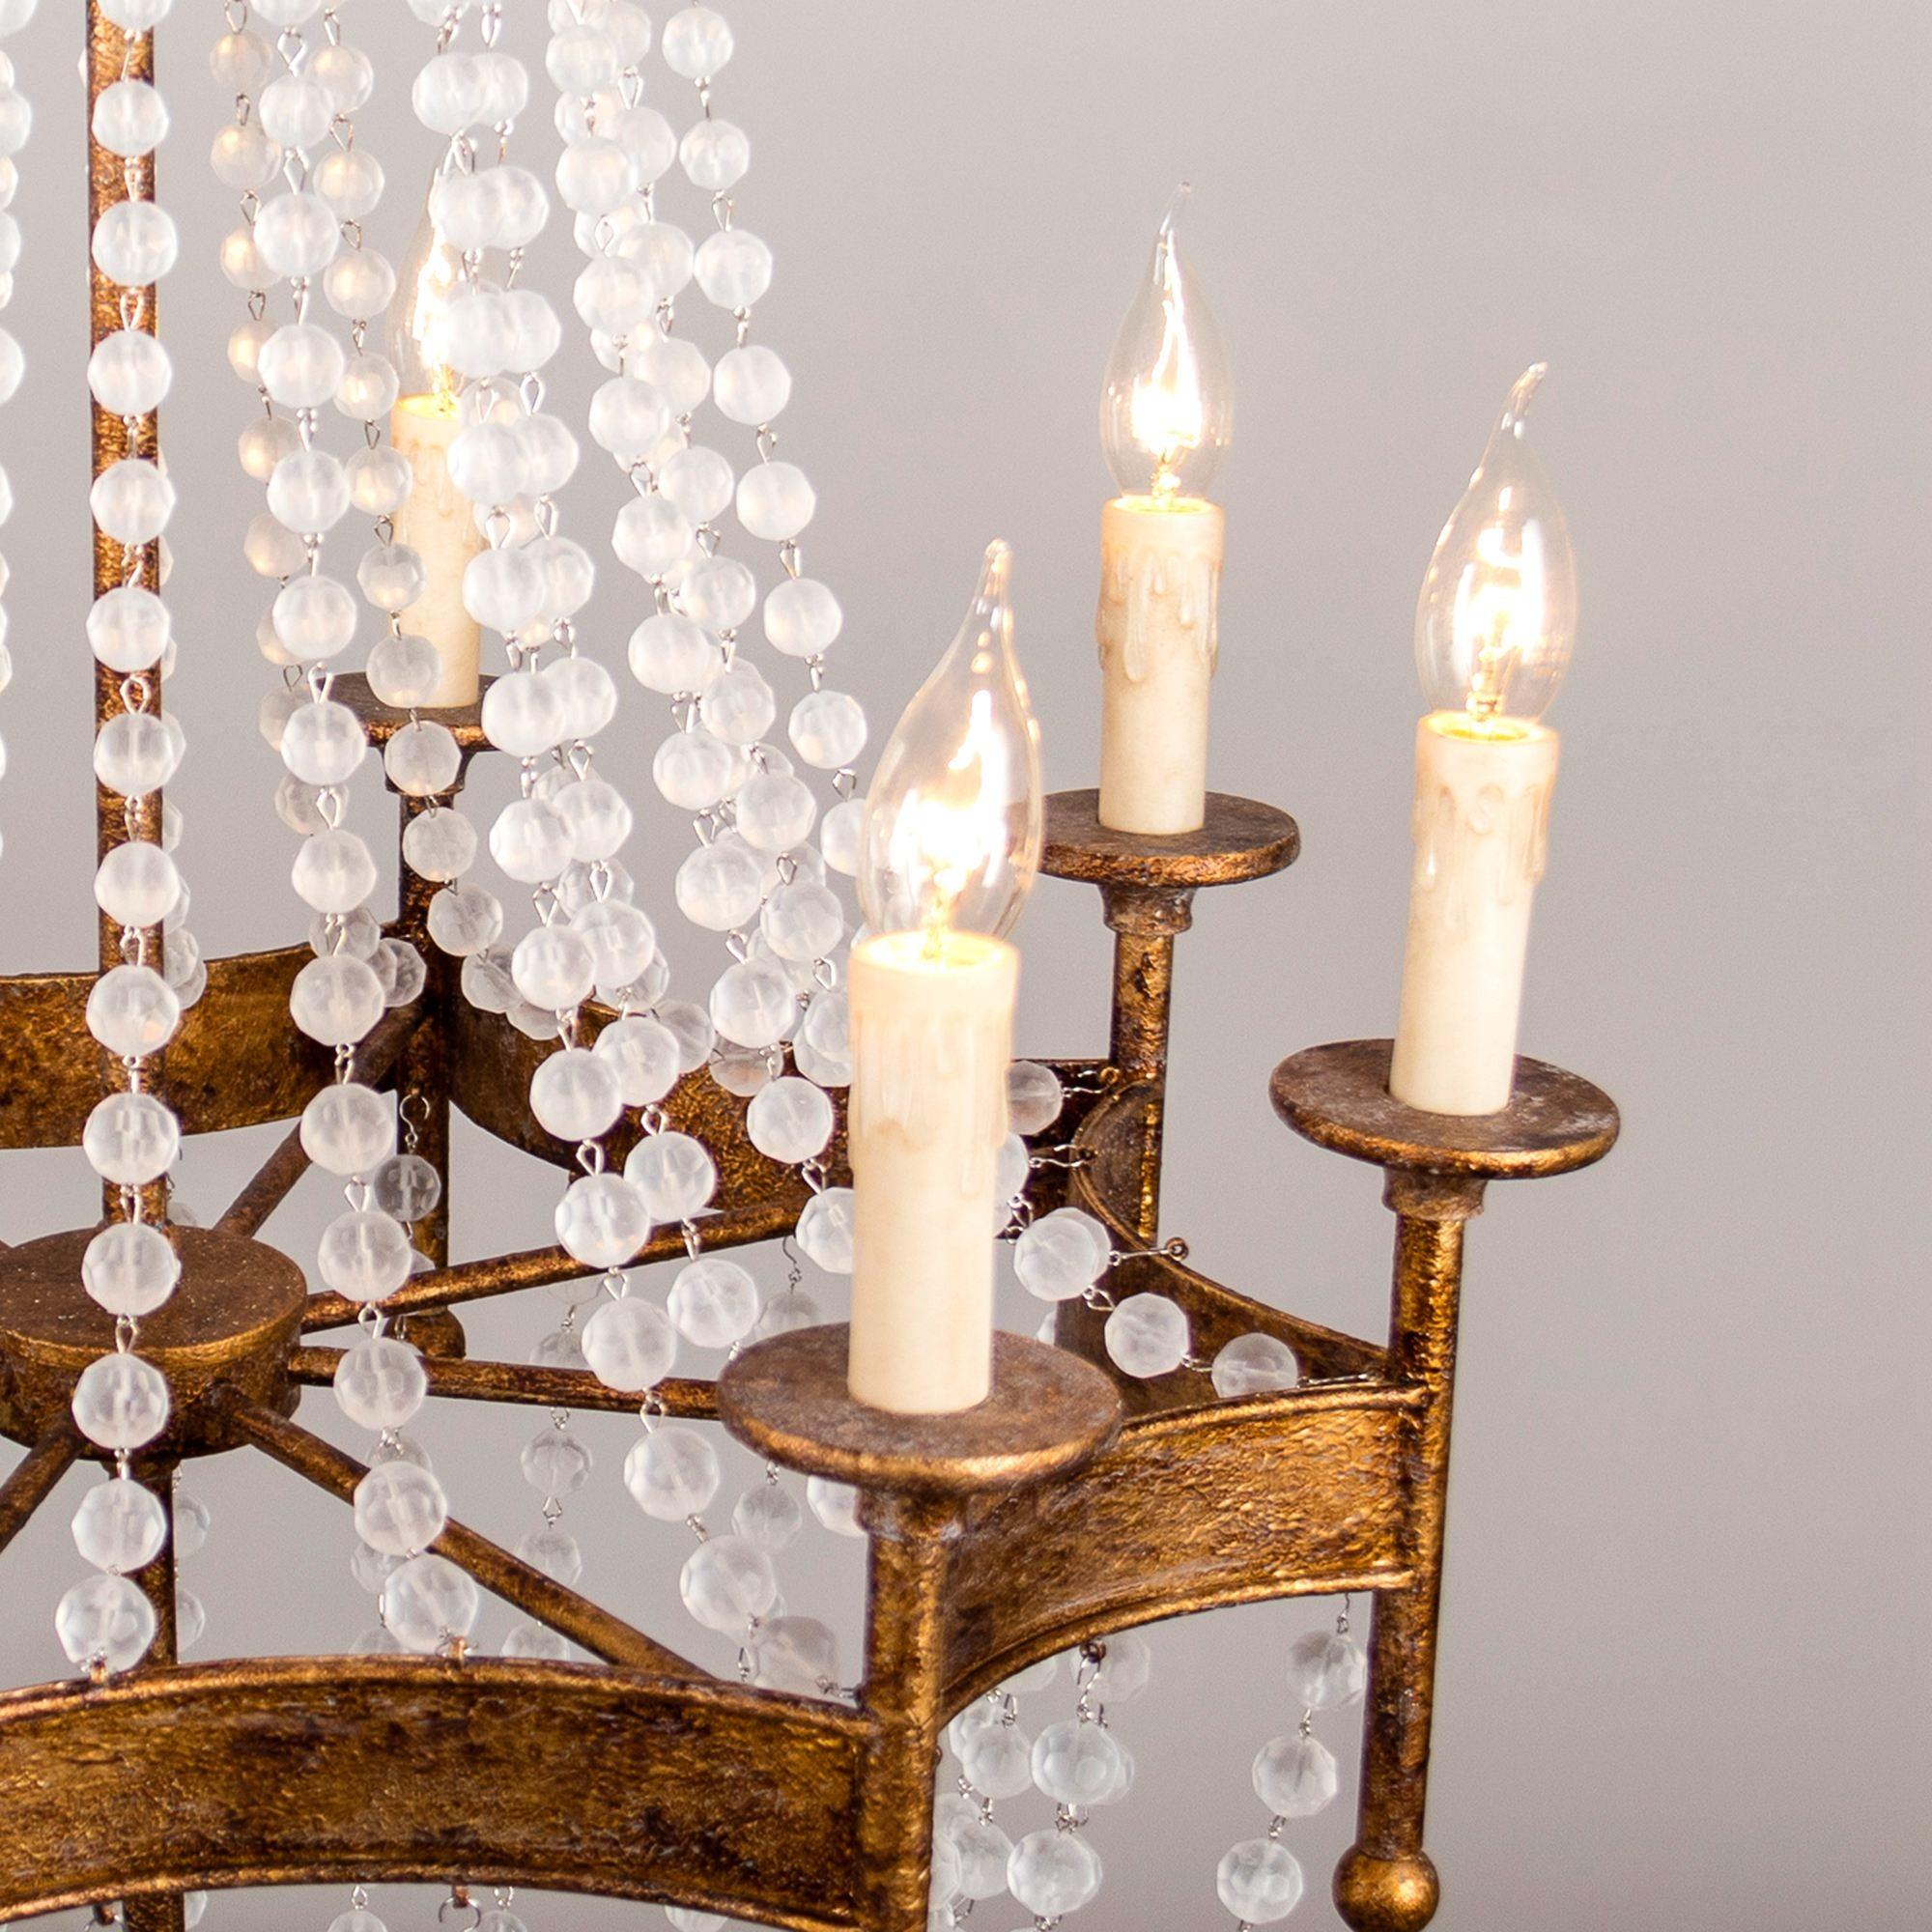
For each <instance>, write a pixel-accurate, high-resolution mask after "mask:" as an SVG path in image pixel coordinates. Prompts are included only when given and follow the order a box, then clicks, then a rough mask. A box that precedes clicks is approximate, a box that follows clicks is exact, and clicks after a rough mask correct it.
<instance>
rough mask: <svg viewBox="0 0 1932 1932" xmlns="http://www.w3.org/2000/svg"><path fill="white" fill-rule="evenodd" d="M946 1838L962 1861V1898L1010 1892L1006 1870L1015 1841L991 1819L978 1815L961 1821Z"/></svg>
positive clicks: (959, 1868) (974, 1814)
mask: <svg viewBox="0 0 1932 1932" xmlns="http://www.w3.org/2000/svg"><path fill="white" fill-rule="evenodd" d="M945 1835H946V1842H947V1843H948V1844H950V1845H951V1846H952V1850H953V1853H954V1855H955V1856H956V1858H957V1859H958V1861H959V1862H958V1870H959V1877H958V1886H957V1889H958V1892H959V1895H960V1896H961V1897H963V1898H972V1899H980V1898H998V1897H1000V1896H1001V1895H1002V1894H1003V1893H1004V1892H1005V1891H1006V1889H1007V1867H1008V1865H1009V1863H1010V1861H1011V1860H1012V1855H1013V1841H1012V1840H1011V1839H1010V1838H1009V1837H1008V1836H1007V1834H1006V1833H1004V1832H1003V1831H1001V1829H1000V1828H999V1826H997V1825H996V1824H994V1823H993V1821H992V1820H991V1819H990V1818H981V1817H980V1816H979V1815H978V1813H977V1812H975V1813H973V1814H972V1815H970V1816H966V1817H962V1818H961V1819H960V1821H959V1823H958V1824H957V1825H956V1826H954V1827H953V1828H952V1829H951V1830H950V1831H948V1832H947V1833H946V1834H945ZM935 1871H936V1867H935ZM935 1895H936V1888H935Z"/></svg>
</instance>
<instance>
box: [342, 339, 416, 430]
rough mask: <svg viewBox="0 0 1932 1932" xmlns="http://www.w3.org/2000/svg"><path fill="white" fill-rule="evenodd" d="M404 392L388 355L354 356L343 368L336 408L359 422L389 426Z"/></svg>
mask: <svg viewBox="0 0 1932 1932" xmlns="http://www.w3.org/2000/svg"><path fill="white" fill-rule="evenodd" d="M401 393H402V379H401V377H400V376H398V374H397V373H396V365H395V364H394V363H393V362H391V361H390V360H389V358H388V357H387V356H386V355H354V356H351V357H350V359H349V361H348V362H347V363H346V364H345V365H344V367H343V371H342V384H341V386H340V387H339V388H338V389H337V390H336V392H335V407H336V409H337V410H339V411H340V412H342V414H344V415H346V416H348V417H350V418H351V419H352V420H353V421H355V422H382V423H386V422H387V421H388V419H389V412H390V411H391V410H393V409H394V408H395V407H396V398H397V397H398V396H399V395H400V394H401Z"/></svg>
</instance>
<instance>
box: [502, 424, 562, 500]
mask: <svg viewBox="0 0 1932 1932" xmlns="http://www.w3.org/2000/svg"><path fill="white" fill-rule="evenodd" d="M514 427H515V429H516V433H517V440H519V441H520V442H521V443H522V444H523V445H524V478H525V480H524V488H525V489H526V490H527V491H530V492H531V493H533V494H534V495H537V496H554V494H555V493H556V492H557V491H559V490H561V489H562V488H563V486H564V485H565V484H566V483H568V482H569V481H570V479H571V477H572V475H573V474H574V473H575V472H576V469H577V456H578V449H577V439H576V437H574V436H573V435H572V434H571V433H570V428H569V425H568V424H566V423H565V422H563V421H562V420H561V418H559V417H557V416H553V415H531V416H526V417H524V418H523V420H522V421H521V422H519V423H517V424H516V425H514Z"/></svg>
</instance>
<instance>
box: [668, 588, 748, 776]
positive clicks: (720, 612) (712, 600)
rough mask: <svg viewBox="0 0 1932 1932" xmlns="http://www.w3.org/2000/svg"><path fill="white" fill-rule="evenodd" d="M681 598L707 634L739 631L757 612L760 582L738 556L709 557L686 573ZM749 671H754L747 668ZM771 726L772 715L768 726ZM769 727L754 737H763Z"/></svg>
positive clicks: (685, 611)
mask: <svg viewBox="0 0 1932 1932" xmlns="http://www.w3.org/2000/svg"><path fill="white" fill-rule="evenodd" d="M677 596H678V602H679V605H680V606H681V608H682V609H683V611H684V613H685V615H686V616H687V617H696V619H697V621H698V622H699V623H700V624H702V625H703V626H704V627H705V629H706V630H709V631H735V630H736V629H737V628H738V626H739V625H740V624H742V623H743V622H744V621H745V619H746V618H747V617H749V616H750V615H751V614H752V612H753V610H755V609H756V608H757V602H758V582H757V579H756V578H754V577H753V575H752V573H751V571H750V570H749V569H747V568H746V566H745V565H744V564H742V563H740V562H739V561H738V559H737V558H736V557H735V556H713V557H706V558H704V559H703V560H702V561H701V562H698V563H695V564H694V565H693V566H692V568H691V569H690V571H689V572H687V573H686V575H685V578H684V581H683V582H682V583H680V584H679V585H678V586H677ZM745 668H746V669H747V670H750V669H751V667H750V666H749V665H747V666H746V667H745ZM754 674H755V673H754ZM770 723H771V714H770V713H769V712H768V713H766V715H765V725H769V724H770ZM765 725H759V726H758V728H757V730H756V731H754V732H753V734H752V735H753V737H759V738H761V737H763V736H764V733H765ZM740 742H743V743H750V740H749V739H747V740H742V741H740Z"/></svg>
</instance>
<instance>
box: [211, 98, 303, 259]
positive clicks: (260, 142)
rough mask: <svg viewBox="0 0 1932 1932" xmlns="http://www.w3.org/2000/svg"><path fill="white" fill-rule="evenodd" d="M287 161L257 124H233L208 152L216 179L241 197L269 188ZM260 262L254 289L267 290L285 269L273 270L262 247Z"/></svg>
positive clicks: (218, 134)
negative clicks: (283, 163)
mask: <svg viewBox="0 0 1932 1932" xmlns="http://www.w3.org/2000/svg"><path fill="white" fill-rule="evenodd" d="M283 159H284V156H283V154H282V151H281V149H280V148H279V147H278V146H277V145H276V144H275V143H274V142H273V141H271V140H270V139H269V137H268V135H267V134H265V133H264V132H263V131H262V129H261V128H260V127H259V126H257V125H256V123H254V122H253V121H247V122H241V121H231V122H230V123H229V124H228V126H227V127H225V128H221V129H219V130H218V131H217V132H216V134H215V136H214V139H213V142H212V143H211V144H210V146H209V150H208V165H209V167H210V168H211V169H212V170H213V175H214V178H215V180H216V181H218V182H219V183H220V184H221V185H222V186H223V187H226V188H232V189H233V190H234V191H235V192H236V193H237V194H253V193H255V192H257V191H258V190H259V189H261V188H265V187H267V186H268V185H269V184H270V181H272V180H273V179H274V177H275V176H276V174H277V173H279V172H280V170H281V166H282V161H283ZM256 259H257V261H258V262H260V264H261V269H262V272H261V273H260V274H258V275H257V277H256V278H255V280H254V282H253V283H251V284H250V286H251V287H253V288H258V289H259V288H264V287H266V286H267V285H268V284H269V283H270V282H272V281H274V280H276V279H278V278H279V277H280V275H281V273H282V270H280V269H271V268H270V267H269V265H268V262H267V260H266V259H265V258H264V257H262V256H261V254H260V251H259V248H258V250H257V255H256Z"/></svg>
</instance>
